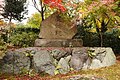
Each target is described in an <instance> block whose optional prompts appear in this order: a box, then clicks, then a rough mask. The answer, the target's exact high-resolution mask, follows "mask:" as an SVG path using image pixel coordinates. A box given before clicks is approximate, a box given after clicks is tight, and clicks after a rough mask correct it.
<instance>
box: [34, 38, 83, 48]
mask: <svg viewBox="0 0 120 80" xmlns="http://www.w3.org/2000/svg"><path fill="white" fill-rule="evenodd" d="M82 45H83V41H82V39H36V40H35V44H34V46H36V47H81V46H82Z"/></svg>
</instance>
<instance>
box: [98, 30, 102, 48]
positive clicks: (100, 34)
mask: <svg viewBox="0 0 120 80" xmlns="http://www.w3.org/2000/svg"><path fill="white" fill-rule="evenodd" d="M99 36H100V47H102V46H103V33H102V32H100V33H99Z"/></svg>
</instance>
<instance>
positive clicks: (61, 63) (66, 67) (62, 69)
mask: <svg viewBox="0 0 120 80" xmlns="http://www.w3.org/2000/svg"><path fill="white" fill-rule="evenodd" d="M58 66H59V67H60V68H59V72H60V73H61V74H66V73H67V72H69V71H70V66H69V64H68V62H67V61H66V60H65V59H64V58H61V59H60V61H59V62H58Z"/></svg>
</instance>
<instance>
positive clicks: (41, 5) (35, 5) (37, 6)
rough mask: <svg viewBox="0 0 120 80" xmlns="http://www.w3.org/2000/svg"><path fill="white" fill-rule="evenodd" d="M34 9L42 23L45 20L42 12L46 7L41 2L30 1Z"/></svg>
mask: <svg viewBox="0 0 120 80" xmlns="http://www.w3.org/2000/svg"><path fill="white" fill-rule="evenodd" d="M32 2H33V4H34V7H35V8H36V10H37V11H38V12H39V13H40V14H41V17H42V21H43V20H44V19H45V17H44V12H45V10H46V6H45V5H44V3H43V0H39V1H38V0H32ZM37 2H39V3H37Z"/></svg>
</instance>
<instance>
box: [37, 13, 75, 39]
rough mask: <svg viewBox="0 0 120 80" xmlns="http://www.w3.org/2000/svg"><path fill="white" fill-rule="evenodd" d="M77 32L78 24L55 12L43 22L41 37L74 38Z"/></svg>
mask: <svg viewBox="0 0 120 80" xmlns="http://www.w3.org/2000/svg"><path fill="white" fill-rule="evenodd" d="M76 33H77V28H76V25H75V24H73V23H72V22H71V21H67V20H64V19H62V18H61V16H59V13H58V12H55V13H53V14H52V15H51V16H49V17H48V18H46V19H45V20H44V21H42V23H41V29H40V34H39V38H43V39H72V38H73V36H74V35H75V34H76Z"/></svg>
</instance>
